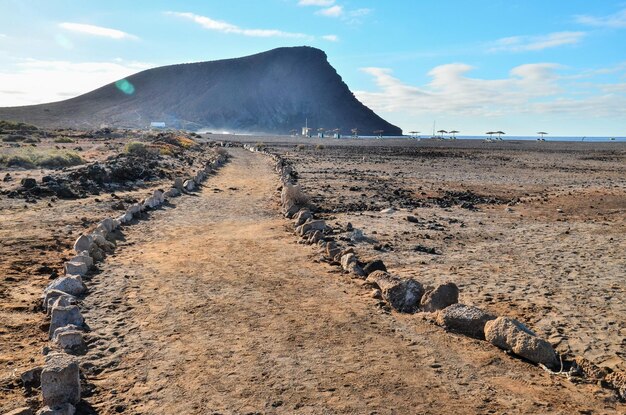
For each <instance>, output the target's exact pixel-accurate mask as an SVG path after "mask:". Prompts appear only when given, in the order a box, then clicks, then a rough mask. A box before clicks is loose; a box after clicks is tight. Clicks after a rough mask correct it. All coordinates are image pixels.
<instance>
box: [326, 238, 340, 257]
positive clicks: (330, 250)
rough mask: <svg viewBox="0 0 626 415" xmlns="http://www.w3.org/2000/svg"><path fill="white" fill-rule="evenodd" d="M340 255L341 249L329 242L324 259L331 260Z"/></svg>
mask: <svg viewBox="0 0 626 415" xmlns="http://www.w3.org/2000/svg"><path fill="white" fill-rule="evenodd" d="M340 253H341V248H339V247H338V246H337V244H336V243H335V242H333V241H330V242H329V243H327V244H326V257H327V258H329V259H333V258H335V257H336V256H337V255H339V254H340Z"/></svg>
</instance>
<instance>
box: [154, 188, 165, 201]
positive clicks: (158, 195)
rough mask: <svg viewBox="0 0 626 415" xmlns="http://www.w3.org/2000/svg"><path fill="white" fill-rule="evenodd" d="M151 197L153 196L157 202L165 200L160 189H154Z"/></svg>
mask: <svg viewBox="0 0 626 415" xmlns="http://www.w3.org/2000/svg"><path fill="white" fill-rule="evenodd" d="M152 197H153V198H155V199H156V200H157V201H158V202H159V203H163V202H164V201H165V196H164V195H163V192H162V191H160V190H155V191H154V192H153V193H152Z"/></svg>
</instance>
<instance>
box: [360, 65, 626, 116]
mask: <svg viewBox="0 0 626 415" xmlns="http://www.w3.org/2000/svg"><path fill="white" fill-rule="evenodd" d="M560 68H561V66H560V65H556V64H552V63H537V64H526V65H520V66H517V67H514V68H513V69H511V71H510V72H509V76H508V77H505V78H502V79H480V78H472V77H469V76H468V73H469V72H470V71H471V70H473V69H474V68H473V67H471V66H469V65H466V64H462V63H453V64H447V65H441V66H437V67H435V68H433V69H432V70H431V71H430V72H429V73H428V75H429V76H430V77H431V80H430V82H428V83H427V84H426V85H423V86H412V85H408V84H406V83H404V82H402V81H400V80H399V79H397V78H395V77H394V76H393V75H392V71H391V70H390V69H387V68H362V71H363V72H365V73H367V74H369V75H371V76H372V77H373V78H374V82H375V83H376V85H377V87H378V90H377V91H373V92H372V91H356V92H355V95H356V96H357V98H359V99H360V100H362V101H363V102H364V103H365V104H366V105H367V106H369V107H370V108H372V109H373V110H375V111H381V112H384V113H405V114H409V115H411V116H419V115H425V114H441V115H447V116H455V117H462V116H470V117H499V116H505V115H516V116H517V115H519V114H546V113H550V114H565V115H577V116H580V117H590V116H599V117H601V116H620V115H623V108H624V107H625V106H626V95H624V94H623V93H620V92H622V90H623V84H614V85H596V86H593V87H592V88H591V89H588V88H589V84H586V85H576V84H574V85H568V88H567V89H565V88H563V87H562V85H561V82H562V81H563V79H564V78H563V77H561V76H560V75H559V74H558V73H557V70H558V69H560ZM569 82H571V81H569ZM583 87H584V88H583Z"/></svg>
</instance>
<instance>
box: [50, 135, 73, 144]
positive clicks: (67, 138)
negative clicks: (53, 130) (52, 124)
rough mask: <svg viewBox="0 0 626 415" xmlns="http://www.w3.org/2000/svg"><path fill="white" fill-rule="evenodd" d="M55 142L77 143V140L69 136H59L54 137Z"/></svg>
mask: <svg viewBox="0 0 626 415" xmlns="http://www.w3.org/2000/svg"><path fill="white" fill-rule="evenodd" d="M54 142H55V143H60V144H69V143H75V141H74V140H73V139H71V138H69V137H57V138H55V139H54Z"/></svg>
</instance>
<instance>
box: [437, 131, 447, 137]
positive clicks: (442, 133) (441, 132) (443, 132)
mask: <svg viewBox="0 0 626 415" xmlns="http://www.w3.org/2000/svg"><path fill="white" fill-rule="evenodd" d="M437 132H438V133H439V134H441V138H443V135H444V134H447V133H448V132H447V131H446V130H439V131H437Z"/></svg>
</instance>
